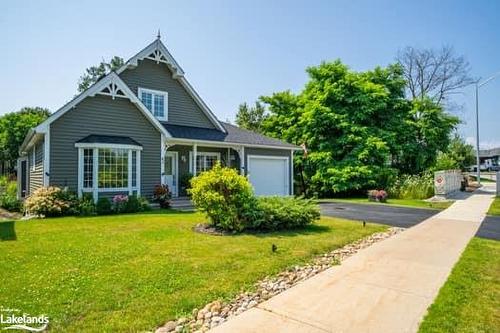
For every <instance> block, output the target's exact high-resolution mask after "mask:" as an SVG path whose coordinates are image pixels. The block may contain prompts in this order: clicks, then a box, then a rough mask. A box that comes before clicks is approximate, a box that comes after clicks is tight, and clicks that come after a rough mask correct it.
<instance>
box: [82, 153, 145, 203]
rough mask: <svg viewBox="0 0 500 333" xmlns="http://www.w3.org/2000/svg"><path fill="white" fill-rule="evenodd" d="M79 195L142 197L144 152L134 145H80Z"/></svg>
mask: <svg viewBox="0 0 500 333" xmlns="http://www.w3.org/2000/svg"><path fill="white" fill-rule="evenodd" d="M75 146H76V147H77V148H78V194H79V195H81V194H82V192H92V193H93V195H94V198H95V199H96V200H97V196H98V193H99V192H122V191H123V192H128V193H129V194H134V193H136V194H140V187H141V186H140V182H141V174H140V169H141V166H140V164H141V150H142V147H140V146H133V145H120V144H115V145H106V144H99V143H96V144H84V143H82V144H76V145H75Z"/></svg>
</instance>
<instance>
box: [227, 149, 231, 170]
mask: <svg viewBox="0 0 500 333" xmlns="http://www.w3.org/2000/svg"><path fill="white" fill-rule="evenodd" d="M226 167H228V168H230V167H231V148H229V147H228V148H227V163H226Z"/></svg>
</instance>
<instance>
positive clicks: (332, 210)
mask: <svg viewBox="0 0 500 333" xmlns="http://www.w3.org/2000/svg"><path fill="white" fill-rule="evenodd" d="M319 206H320V208H321V214H322V215H326V216H332V217H340V218H344V219H348V220H358V221H366V222H373V223H380V224H385V225H390V226H393V227H401V228H409V227H412V226H414V225H416V224H419V223H420V222H423V221H425V220H427V219H428V218H429V217H431V216H433V215H435V214H437V213H439V212H440V211H439V210H438V209H430V208H411V207H395V206H389V205H375V204H373V205H371V204H357V203H348V202H345V203H344V202H322V203H320V204H319ZM476 237H481V238H487V239H494V240H500V217H498V216H487V217H486V218H485V219H484V221H483V223H482V224H481V226H480V227H479V230H478V231H477V233H476Z"/></svg>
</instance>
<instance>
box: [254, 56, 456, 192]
mask: <svg viewBox="0 0 500 333" xmlns="http://www.w3.org/2000/svg"><path fill="white" fill-rule="evenodd" d="M307 72H308V74H309V78H310V79H309V82H308V83H307V84H306V86H305V88H304V90H303V91H302V92H300V93H299V94H298V95H294V94H292V93H291V92H289V91H286V92H281V93H276V94H274V95H272V96H268V97H261V101H263V102H265V103H266V105H267V106H268V109H269V116H268V117H267V118H266V119H265V120H264V121H263V128H264V132H265V133H266V134H268V135H272V136H274V137H278V138H282V139H285V140H287V141H288V142H291V143H294V144H301V143H305V144H306V146H307V149H308V151H309V154H308V156H307V158H304V157H299V158H298V161H296V163H297V165H300V166H303V168H304V173H305V175H306V178H307V181H308V183H309V186H310V187H311V190H312V191H314V192H318V194H320V195H328V194H332V193H336V192H352V191H361V190H366V189H369V188H375V187H385V186H386V185H387V184H388V183H389V182H390V180H391V179H392V178H393V177H394V175H396V174H397V173H398V172H405V173H417V172H420V171H423V170H425V169H426V168H428V167H430V166H431V165H433V164H434V163H435V156H436V153H437V152H438V151H439V150H443V149H444V148H446V147H447V146H448V143H449V137H450V136H449V135H450V133H451V131H452V130H453V129H454V127H455V126H456V125H457V124H458V122H459V121H458V118H456V117H453V116H450V115H449V114H447V113H446V112H445V111H444V110H443V108H442V107H440V106H439V105H438V104H437V103H435V102H433V101H431V100H430V99H425V98H424V99H419V100H414V101H409V100H407V99H406V98H405V89H406V80H405V77H404V75H403V69H402V67H401V66H400V65H398V64H396V65H390V66H388V67H386V68H382V67H377V68H375V69H374V70H371V71H366V72H355V71H352V70H350V69H349V68H348V67H347V66H346V65H344V64H342V63H341V62H340V61H339V60H337V61H334V62H325V63H322V64H321V65H319V66H316V67H310V68H308V69H307Z"/></svg>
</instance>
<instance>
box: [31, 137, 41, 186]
mask: <svg viewBox="0 0 500 333" xmlns="http://www.w3.org/2000/svg"><path fill="white" fill-rule="evenodd" d="M34 149H35V164H34V165H33V163H32V160H33V158H32V154H33V149H31V150H30V152H29V158H28V168H29V169H28V170H29V176H28V177H29V187H28V191H29V192H28V193H29V194H31V193H33V192H34V191H35V190H37V189H38V188H40V187H43V153H44V144H43V141H40V142H37V143H36V144H35V147H34Z"/></svg>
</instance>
